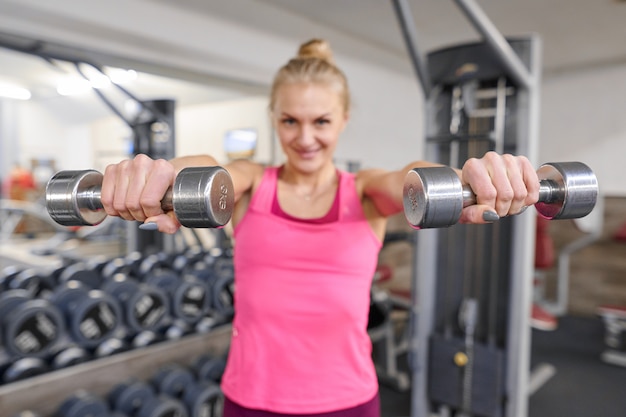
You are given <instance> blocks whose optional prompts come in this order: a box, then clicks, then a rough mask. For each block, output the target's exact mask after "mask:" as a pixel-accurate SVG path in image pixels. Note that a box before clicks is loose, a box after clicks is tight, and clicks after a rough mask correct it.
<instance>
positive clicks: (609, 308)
mask: <svg viewBox="0 0 626 417" xmlns="http://www.w3.org/2000/svg"><path fill="white" fill-rule="evenodd" d="M598 314H600V315H601V316H613V317H616V318H620V319H626V306H619V305H610V304H605V305H601V306H599V307H598Z"/></svg>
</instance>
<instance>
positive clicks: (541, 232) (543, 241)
mask: <svg viewBox="0 0 626 417" xmlns="http://www.w3.org/2000/svg"><path fill="white" fill-rule="evenodd" d="M549 222H550V221H549V220H546V219H544V218H543V217H541V216H537V231H536V241H535V268H537V269H548V268H550V267H552V265H554V260H555V257H556V256H555V253H554V241H553V240H552V236H550V233H549V230H548V225H549Z"/></svg>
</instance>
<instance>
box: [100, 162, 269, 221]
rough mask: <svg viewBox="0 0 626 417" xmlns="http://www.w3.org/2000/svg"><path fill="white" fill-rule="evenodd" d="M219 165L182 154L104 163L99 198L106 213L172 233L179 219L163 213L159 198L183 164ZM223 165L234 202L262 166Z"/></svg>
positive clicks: (243, 164)
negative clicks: (146, 223)
mask: <svg viewBox="0 0 626 417" xmlns="http://www.w3.org/2000/svg"><path fill="white" fill-rule="evenodd" d="M217 165H220V164H219V163H218V162H217V160H216V159H215V158H213V157H212V156H209V155H196V156H184V157H179V158H174V159H172V160H170V161H166V160H163V159H158V160H154V159H151V158H149V157H148V156H146V155H137V156H135V157H134V158H133V159H127V160H124V161H121V162H119V163H117V164H112V165H109V166H107V168H106V170H105V172H104V178H103V181H102V192H101V201H102V205H103V207H104V209H105V211H106V213H107V214H108V215H110V216H119V217H121V218H123V219H125V220H137V221H140V222H153V223H156V224H157V226H158V229H159V230H160V231H162V232H165V233H174V232H175V231H176V230H178V228H179V227H180V223H179V222H178V220H177V219H176V217H175V216H174V213H172V212H170V213H164V212H163V210H162V209H161V199H162V198H163V196H164V195H165V193H166V191H167V189H168V188H169V187H171V186H172V185H173V184H174V180H175V178H176V175H177V174H178V173H179V172H180V171H181V170H182V169H184V168H187V167H198V166H217ZM223 167H224V168H225V169H226V170H227V171H228V172H229V174H230V176H231V178H232V180H233V186H234V192H235V202H236V201H237V200H238V199H239V198H240V197H241V196H242V195H243V194H244V193H245V192H246V191H248V190H249V189H250V188H251V187H252V185H253V183H254V179H255V176H256V175H257V174H258V172H261V171H262V167H261V166H260V165H258V164H255V163H252V162H249V161H235V162H232V163H230V164H227V165H223Z"/></svg>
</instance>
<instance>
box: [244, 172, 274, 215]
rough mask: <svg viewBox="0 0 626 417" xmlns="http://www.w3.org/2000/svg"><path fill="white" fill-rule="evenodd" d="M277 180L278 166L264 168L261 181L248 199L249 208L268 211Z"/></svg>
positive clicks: (270, 207)
mask: <svg viewBox="0 0 626 417" xmlns="http://www.w3.org/2000/svg"><path fill="white" fill-rule="evenodd" d="M277 181H278V167H267V168H265V170H264V171H263V178H262V179H261V183H260V184H259V187H258V188H257V190H256V191H255V192H254V195H252V198H251V200H250V208H251V209H255V210H259V211H262V212H269V211H270V210H271V209H272V201H273V198H274V194H275V192H276V182H277Z"/></svg>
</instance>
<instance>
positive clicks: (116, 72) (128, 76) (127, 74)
mask: <svg viewBox="0 0 626 417" xmlns="http://www.w3.org/2000/svg"><path fill="white" fill-rule="evenodd" d="M107 74H108V75H109V78H110V79H111V81H112V82H113V83H115V84H126V83H128V82H130V81H134V80H136V79H137V72H136V71H135V70H123V69H120V68H110V69H108V70H107Z"/></svg>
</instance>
